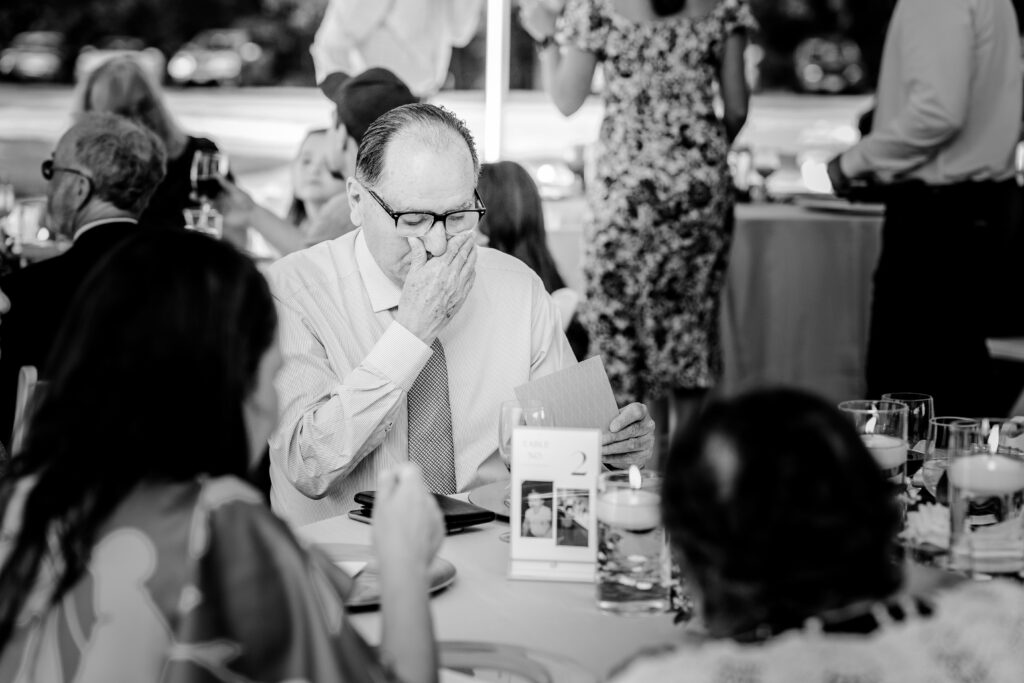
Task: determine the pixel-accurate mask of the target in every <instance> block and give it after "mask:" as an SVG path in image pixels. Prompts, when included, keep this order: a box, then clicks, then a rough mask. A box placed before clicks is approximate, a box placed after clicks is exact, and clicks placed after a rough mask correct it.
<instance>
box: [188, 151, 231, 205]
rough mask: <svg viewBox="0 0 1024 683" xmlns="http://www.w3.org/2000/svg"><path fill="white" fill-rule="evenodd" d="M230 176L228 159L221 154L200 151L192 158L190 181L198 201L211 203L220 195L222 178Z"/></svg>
mask: <svg viewBox="0 0 1024 683" xmlns="http://www.w3.org/2000/svg"><path fill="white" fill-rule="evenodd" d="M227 174H228V157H227V155H226V154H222V153H221V152H214V151H210V150H205V149H200V150H197V151H196V153H195V154H194V155H193V156H192V167H191V169H189V179H190V180H191V181H192V192H193V195H194V196H195V198H196V200H198V201H201V202H203V203H204V204H205V203H209V201H210V200H211V199H213V198H214V197H216V196H217V195H218V194H220V190H221V186H220V180H219V179H220V178H223V177H225V176H226V175H227Z"/></svg>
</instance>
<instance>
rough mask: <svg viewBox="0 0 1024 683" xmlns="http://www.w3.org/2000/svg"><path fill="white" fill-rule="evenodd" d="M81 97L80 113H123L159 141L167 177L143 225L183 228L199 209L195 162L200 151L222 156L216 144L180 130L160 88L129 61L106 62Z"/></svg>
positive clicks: (92, 77) (143, 216) (115, 59)
mask: <svg viewBox="0 0 1024 683" xmlns="http://www.w3.org/2000/svg"><path fill="white" fill-rule="evenodd" d="M79 97H80V99H79V102H78V111H79V112H90V111H95V112H109V113H112V114H120V115H121V116H126V117H128V118H130V119H132V120H133V121H135V122H137V123H139V124H141V125H143V126H145V127H146V128H148V129H149V130H151V131H153V133H155V134H156V136H157V137H158V138H160V141H161V142H163V143H164V147H165V148H166V150H167V173H166V175H165V176H164V179H163V182H161V183H160V185H159V187H157V189H156V191H155V192H154V193H153V197H152V198H151V199H150V200H149V206H148V207H147V208H146V210H145V212H143V214H142V216H141V218H140V220H141V221H142V224H143V225H146V226H151V227H157V228H184V227H185V217H184V214H183V213H182V211H183V210H184V209H186V208H188V207H195V206H198V201H197V199H196V198H194V197H193V196H192V176H191V173H192V158H193V157H194V156H195V154H196V152H198V151H207V152H216V151H218V150H217V145H216V144H214V142H213V141H212V140H208V139H206V138H201V137H195V136H192V135H187V134H186V133H185V132H184V131H182V129H181V127H180V126H179V125H178V123H177V122H176V121H175V120H174V117H173V116H171V112H170V111H169V110H168V109H167V105H166V103H165V102H164V98H163V94H162V93H161V92H160V87H159V86H158V85H156V84H155V83H153V82H152V81H151V80H150V79H149V77H148V76H147V75H146V73H145V72H144V71H143V70H142V68H141V67H140V66H139V65H138V63H137V62H136V61H135V60H134V59H132V58H131V57H114V58H112V59H108V60H107V61H105V62H103V64H101V65H100V66H99V67H97V68H96V70H94V71H93V72H92V73H90V74H89V77H88V78H87V79H86V80H85V84H84V87H83V88H82V89H81V93H80V96H79Z"/></svg>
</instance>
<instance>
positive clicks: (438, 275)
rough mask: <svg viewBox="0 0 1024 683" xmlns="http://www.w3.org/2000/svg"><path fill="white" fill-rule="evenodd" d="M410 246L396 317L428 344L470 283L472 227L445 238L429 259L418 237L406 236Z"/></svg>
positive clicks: (473, 246) (474, 253)
mask: <svg viewBox="0 0 1024 683" xmlns="http://www.w3.org/2000/svg"><path fill="white" fill-rule="evenodd" d="M409 247H410V249H411V251H410V252H409V258H410V265H409V272H408V274H407V275H406V276H405V284H404V285H403V286H402V297H401V299H399V301H398V312H397V313H396V314H395V321H396V322H398V323H399V324H400V325H402V327H404V328H405V329H407V330H409V331H410V332H412V333H413V334H415V335H416V336H417V337H419V338H420V339H421V340H422V341H423V342H424V343H425V344H431V343H433V341H434V339H435V338H436V337H437V335H438V333H440V331H441V330H443V329H444V327H445V326H446V325H447V324H448V321H449V320H451V319H452V317H454V316H455V314H456V313H458V312H459V309H460V308H462V304H463V303H465V301H466V297H467V296H468V295H469V290H470V289H472V287H473V281H474V279H475V278H476V259H477V248H476V242H475V241H474V239H473V231H472V230H471V231H469V232H466V233H462V234H460V235H456V236H455V237H453V238H451V240H449V241H448V246H447V248H446V249H445V252H444V253H443V254H441V255H440V256H436V257H434V258H430V259H428V258H427V250H426V248H425V247H424V246H423V242H422V241H420V240H419V239H418V238H416V237H411V238H409Z"/></svg>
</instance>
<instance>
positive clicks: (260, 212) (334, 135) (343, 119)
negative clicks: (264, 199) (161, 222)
mask: <svg viewBox="0 0 1024 683" xmlns="http://www.w3.org/2000/svg"><path fill="white" fill-rule="evenodd" d="M320 89H321V90H322V91H323V93H324V94H325V95H326V96H327V97H328V99H330V100H331V101H332V102H334V104H335V110H334V122H333V124H332V125H331V127H330V128H328V129H327V135H326V137H325V139H324V140H323V143H324V146H323V153H324V157H325V159H326V162H327V170H328V171H329V172H330V174H331V176H333V177H334V178H335V179H336V180H339V181H344V180H345V178H349V177H351V176H352V174H353V172H354V171H355V165H356V150H357V149H358V147H359V141H360V140H362V138H363V133H365V132H366V128H367V127H368V126H369V125H370V124H371V123H373V122H374V120H376V119H377V117H378V116H380V115H381V114H383V113H385V112H387V111H390V110H391V109H394V108H395V107H398V106H401V105H403V104H410V103H413V102H417V101H418V98H417V97H416V96H415V95H413V94H412V93H411V92H409V88H407V87H406V85H405V83H403V82H402V81H401V79H399V78H398V77H397V76H395V75H394V74H393V73H391V72H390V71H388V70H387V69H381V68H374V69H368V70H366V71H364V72H363V73H361V74H359V75H357V76H353V77H351V78H350V77H348V76H347V75H346V74H341V73H336V74H331V75H330V76H328V77H327V78H326V79H325V80H324V81H323V82H322V83H320ZM222 184H223V185H224V189H225V192H224V193H223V194H222V195H221V197H220V198H218V200H217V208H218V209H219V210H220V212H221V213H222V214H224V228H225V233H228V232H234V233H237V232H238V231H239V230H245V229H246V228H248V227H252V228H253V229H254V230H256V232H258V233H259V234H260V235H262V236H263V238H264V239H266V240H267V242H269V243H270V245H271V246H272V247H274V249H276V250H277V251H279V252H280V253H282V254H290V253H292V252H293V251H298V250H300V249H304V248H306V247H308V246H310V245H313V244H318V243H320V242H324V241H326V240H331V239H334V238H335V237H340V236H342V235H344V234H345V233H348V232H351V231H352V230H354V229H355V226H354V225H353V224H352V220H351V218H350V217H349V206H348V197H346V196H345V195H344V194H342V195H340V196H337V197H334V198H333V199H331V200H329V201H328V202H326V203H325V204H324V205H323V207H321V209H320V212H319V214H318V216H317V218H316V220H315V221H313V222H312V223H311V225H310V226H309V228H308V229H307V230H305V231H303V232H302V233H300V234H296V231H295V229H294V228H293V227H292V225H291V224H290V223H289V221H286V220H284V219H282V218H279V217H278V216H276V215H274V213H272V212H271V211H268V210H267V209H265V208H263V207H261V206H259V205H258V204H256V203H255V202H254V201H253V200H252V198H251V197H249V195H247V194H246V193H245V192H243V191H242V190H241V189H240V188H239V187H238V186H237V185H234V184H233V183H231V182H225V181H222ZM235 241H236V242H237V240H235Z"/></svg>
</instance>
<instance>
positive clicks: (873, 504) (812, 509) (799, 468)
mask: <svg viewBox="0 0 1024 683" xmlns="http://www.w3.org/2000/svg"><path fill="white" fill-rule="evenodd" d="M662 514H663V516H664V520H665V526H666V529H667V531H668V536H669V538H670V539H672V543H673V545H674V546H675V548H674V549H675V551H676V552H677V556H678V558H679V561H680V563H681V566H682V568H683V571H684V573H685V574H686V575H687V577H688V579H689V584H688V586H689V588H690V590H692V591H694V593H695V597H696V598H697V601H698V603H699V604H701V605H702V612H703V620H704V625H705V627H706V630H707V637H706V638H704V639H700V638H696V637H691V638H690V641H691V642H689V643H688V644H687V645H685V646H680V647H679V648H678V649H675V650H674V651H671V652H665V653H661V654H659V655H652V656H649V657H646V658H643V659H639V660H637V661H635V662H634V663H632V664H631V665H630V666H629V667H628V668H627V669H626V670H625V671H624V672H623V673H622V674H621V675H620V676H619V677H618V678H617V679H616V680H617V681H618V682H619V683H642V682H646V681H658V682H659V683H662V682H670V681H681V680H686V681H709V682H710V681H722V680H740V679H742V680H745V681H746V680H750V681H869V680H870V681H879V682H885V681H892V682H893V683H896V682H897V681H898V682H900V683H926V682H927V683H947V682H948V683H953V682H954V681H965V680H973V681H987V682H989V683H1011V682H1016V681H1020V680H1021V674H1022V673H1024V591H1022V590H1021V587H1020V586H1017V585H1014V584H1011V583H1008V582H1002V581H991V582H988V583H959V582H957V581H955V580H950V579H948V578H946V579H944V580H943V579H941V578H940V577H939V576H938V574H937V573H936V574H935V575H930V574H923V575H922V576H918V574H919V573H920V572H922V571H923V570H922V569H921V568H917V569H915V570H914V572H913V573H911V572H907V573H906V575H905V572H904V570H903V569H902V568H901V565H900V564H899V563H897V562H896V561H894V552H893V551H894V548H895V541H896V533H897V531H898V530H899V527H900V523H901V512H900V509H899V507H898V505H897V502H896V500H895V497H894V496H893V494H892V489H891V486H890V483H889V482H888V481H887V480H886V478H885V476H884V475H883V474H882V472H881V470H880V469H879V467H878V465H877V464H876V463H875V460H874V458H873V457H872V456H871V454H870V453H869V452H868V451H867V449H866V448H865V447H864V445H863V443H862V441H861V439H860V437H859V436H858V435H857V433H856V432H855V430H854V429H853V427H852V425H851V424H850V422H849V421H848V420H847V419H846V418H845V417H844V416H842V415H841V414H839V412H838V411H837V410H835V409H834V408H833V407H832V406H830V405H827V404H825V403H823V402H822V401H820V400H819V399H817V398H813V397H811V396H809V395H806V394H803V393H799V392H795V391H787V390H776V391H763V392H759V393H754V394H750V395H747V396H744V397H741V398H738V399H735V400H733V401H730V402H726V403H720V404H717V405H714V406H712V407H710V408H709V409H708V410H707V412H706V413H705V414H704V415H702V416H701V418H699V420H698V423H697V425H696V427H695V429H694V430H693V432H692V433H691V434H690V435H689V436H688V438H687V439H686V440H685V441H684V442H683V443H682V444H680V445H679V446H678V447H677V448H675V449H673V451H672V454H671V456H670V457H669V458H668V461H667V462H666V464H665V473H664V489H663V495H662ZM943 584H945V585H943ZM728 672H734V674H730V673H728ZM739 672H742V674H741V673H739Z"/></svg>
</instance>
